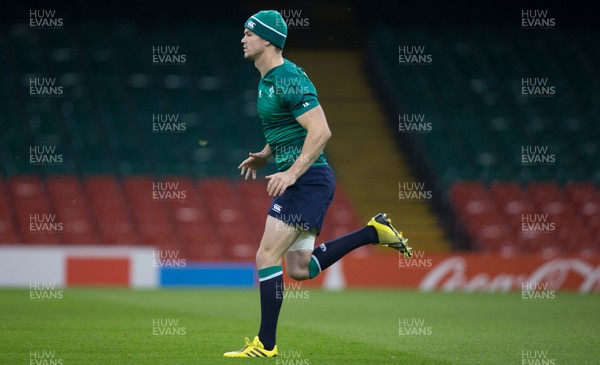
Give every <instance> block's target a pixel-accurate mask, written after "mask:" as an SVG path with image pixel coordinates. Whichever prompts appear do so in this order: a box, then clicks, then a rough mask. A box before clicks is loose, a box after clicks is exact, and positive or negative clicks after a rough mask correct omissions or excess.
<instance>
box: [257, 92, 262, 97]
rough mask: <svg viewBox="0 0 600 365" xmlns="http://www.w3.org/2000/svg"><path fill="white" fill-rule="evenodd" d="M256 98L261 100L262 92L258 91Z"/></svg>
mask: <svg viewBox="0 0 600 365" xmlns="http://www.w3.org/2000/svg"><path fill="white" fill-rule="evenodd" d="M258 97H259V98H262V90H258Z"/></svg>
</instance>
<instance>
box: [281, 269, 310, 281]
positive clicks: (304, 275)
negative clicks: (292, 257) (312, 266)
mask: <svg viewBox="0 0 600 365" xmlns="http://www.w3.org/2000/svg"><path fill="white" fill-rule="evenodd" d="M286 271H287V274H288V276H289V277H290V278H292V279H294V280H298V281H302V280H307V279H309V278H310V277H309V275H308V267H307V268H304V269H303V268H300V267H298V266H286Z"/></svg>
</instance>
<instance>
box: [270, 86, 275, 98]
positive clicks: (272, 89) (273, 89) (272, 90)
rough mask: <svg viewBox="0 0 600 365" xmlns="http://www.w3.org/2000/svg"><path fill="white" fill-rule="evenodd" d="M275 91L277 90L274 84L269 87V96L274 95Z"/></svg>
mask: <svg viewBox="0 0 600 365" xmlns="http://www.w3.org/2000/svg"><path fill="white" fill-rule="evenodd" d="M274 92H275V88H274V87H273V86H271V88H270V89H269V97H272V96H273V93H274Z"/></svg>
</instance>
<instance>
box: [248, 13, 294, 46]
mask: <svg viewBox="0 0 600 365" xmlns="http://www.w3.org/2000/svg"><path fill="white" fill-rule="evenodd" d="M244 27H245V28H247V29H249V30H251V31H252V32H254V33H255V34H256V35H258V36H259V37H261V38H263V39H266V40H267V41H269V42H271V43H273V44H274V45H276V46H277V47H279V48H281V49H283V45H284V44H285V39H286V38H287V24H285V20H283V17H282V16H281V14H279V12H277V11H275V10H263V11H259V12H258V13H256V14H254V15H252V16H251V17H250V18H248V20H246V24H244Z"/></svg>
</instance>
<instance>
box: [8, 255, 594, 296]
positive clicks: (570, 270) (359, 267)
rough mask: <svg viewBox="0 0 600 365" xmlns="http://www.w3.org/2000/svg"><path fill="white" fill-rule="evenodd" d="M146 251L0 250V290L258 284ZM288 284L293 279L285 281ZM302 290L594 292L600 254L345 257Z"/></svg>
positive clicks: (251, 276)
mask: <svg viewBox="0 0 600 365" xmlns="http://www.w3.org/2000/svg"><path fill="white" fill-rule="evenodd" d="M156 252H157V251H156V250H155V249H153V248H151V247H102V246H98V247H89V246H73V247H62V246H42V247H40V246H37V247H23V246H4V247H0V287H30V286H31V285H33V284H36V283H52V285H56V286H57V287H77V286H116V287H119V286H120V287H131V288H156V287H232V288H252V287H256V286H257V283H258V280H257V277H256V269H255V266H254V263H206V262H203V263H200V262H186V261H185V259H182V260H180V261H177V262H171V261H165V260H161V259H157V257H156ZM284 272H285V270H284ZM284 280H285V281H286V282H288V283H291V282H293V280H292V279H291V278H289V277H287V275H286V277H285V279H284ZM299 285H300V287H303V288H304V287H305V288H325V289H330V290H341V289H344V288H406V289H418V290H420V291H424V292H428V291H448V292H452V291H461V292H509V291H522V292H524V291H527V292H530V291H534V292H535V291H562V290H565V291H577V292H579V293H582V294H585V293H599V292H600V257H597V256H590V257H542V256H535V255H519V256H512V257H505V256H501V255H496V254H494V255H493V254H490V255H488V254H478V253H457V254H436V255H424V254H423V253H422V252H416V253H415V256H414V257H413V258H411V259H405V258H403V257H401V256H400V257H398V256H394V255H371V256H365V257H355V256H348V257H346V258H344V259H343V260H342V261H340V262H339V263H337V264H335V265H333V266H332V267H330V268H329V269H328V270H326V271H325V272H324V273H323V274H321V275H319V276H318V277H317V278H315V279H314V280H309V281H303V282H301V283H300V284H299Z"/></svg>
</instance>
